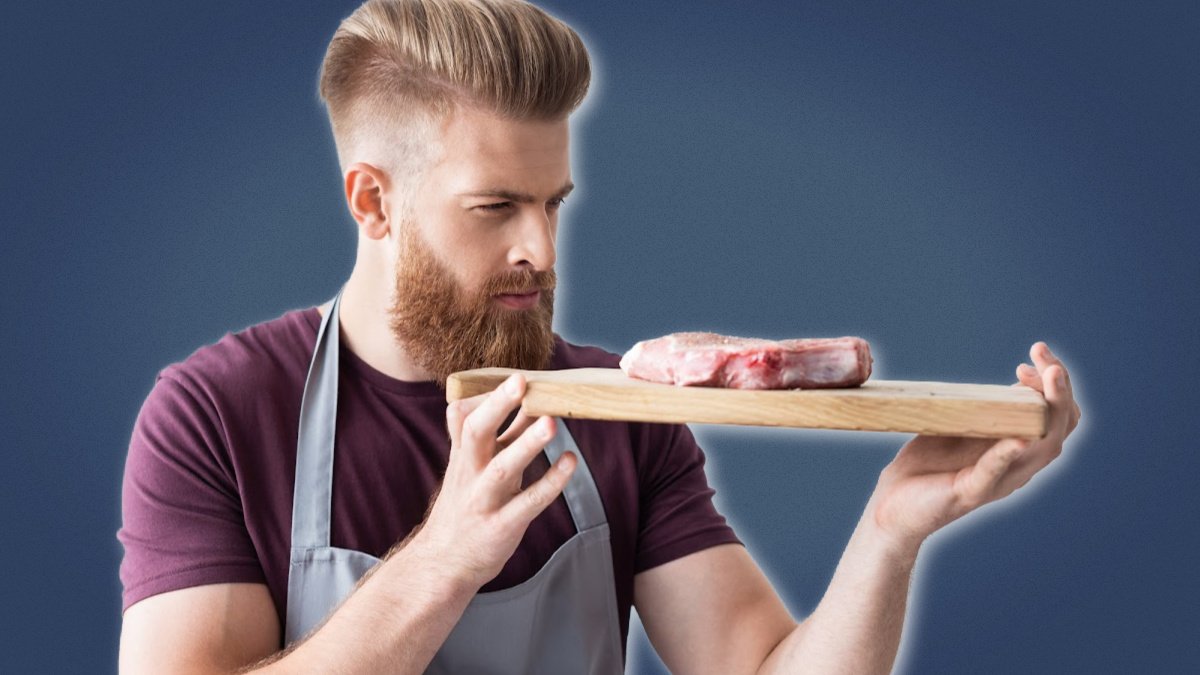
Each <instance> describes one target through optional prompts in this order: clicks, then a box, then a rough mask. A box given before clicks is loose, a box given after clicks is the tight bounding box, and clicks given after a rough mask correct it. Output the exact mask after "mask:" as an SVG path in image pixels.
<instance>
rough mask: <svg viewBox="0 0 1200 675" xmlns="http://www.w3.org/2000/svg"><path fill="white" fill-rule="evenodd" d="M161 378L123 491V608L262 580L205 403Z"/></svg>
mask: <svg viewBox="0 0 1200 675" xmlns="http://www.w3.org/2000/svg"><path fill="white" fill-rule="evenodd" d="M166 373H167V371H164V374H160V375H159V377H158V379H157V380H156V382H155V384H154V387H153V389H152V390H151V391H150V394H149V395H148V396H147V398H146V401H145V402H144V403H143V405H142V408H141V410H140V411H139V412H138V416H137V420H136V421H135V423H134V428H133V434H132V437H131V439H130V443H129V454H128V456H127V457H126V460H125V476H124V480H123V483H122V489H121V528H120V530H118V532H117V539H118V540H119V541H120V542H121V544H122V545H123V546H124V549H125V553H124V557H123V558H122V560H121V567H120V577H121V584H122V587H123V593H122V608H121V609H122V611H124V610H125V609H128V608H129V606H130V605H132V604H134V603H135V602H138V601H139V600H142V599H144V598H147V597H149V596H152V595H156V594H158V593H164V592H167V591H172V590H178V589H181V588H188V587H191V586H201V585H205V584H213V583H234V582H259V583H265V576H264V574H263V570H262V566H261V564H260V562H259V560H258V556H257V555H256V553H255V549H254V545H253V542H252V541H251V539H250V535H249V533H248V532H247V530H246V524H245V519H244V518H243V515H242V507H241V498H240V497H239V494H238V490H237V481H236V478H235V476H234V473H233V470H232V467H231V464H230V462H229V453H228V451H227V446H226V443H225V437H224V434H223V433H222V431H221V429H222V427H221V420H220V416H219V414H218V412H217V409H216V407H215V406H214V405H213V403H212V401H211V398H210V397H209V396H207V395H206V394H205V393H204V391H203V389H202V388H201V387H199V386H198V385H197V384H195V383H194V382H192V381H189V380H188V379H187V378H186V377H183V376H180V377H179V379H175V376H173V375H170V374H166Z"/></svg>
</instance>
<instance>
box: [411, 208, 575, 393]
mask: <svg viewBox="0 0 1200 675" xmlns="http://www.w3.org/2000/svg"><path fill="white" fill-rule="evenodd" d="M399 236H400V253H399V255H398V257H397V261H396V287H395V291H394V293H393V296H392V304H391V307H389V309H388V321H389V325H390V327H391V330H392V334H393V335H394V336H395V338H396V340H397V342H398V343H399V344H400V345H401V346H402V347H403V348H404V349H405V350H406V351H407V353H408V355H409V357H410V358H412V360H413V361H414V362H415V363H416V364H417V365H418V366H420V367H421V368H423V369H425V370H426V371H428V372H429V373H431V374H432V376H433V379H434V380H436V381H437V383H438V385H439V386H441V387H442V388H443V389H444V388H445V387H446V379H447V378H448V377H449V376H450V374H451V373H455V372H458V371H460V370H470V369H472V368H519V369H522V370H542V369H544V368H545V367H546V366H547V365H549V363H550V357H551V354H552V353H553V351H554V333H553V331H552V330H551V327H550V324H551V320H552V319H553V317H554V287H555V285H556V284H557V278H556V276H555V273H554V270H547V271H545V272H537V271H533V270H530V269H520V270H514V271H511V272H507V273H504V274H499V275H496V276H494V277H490V278H488V279H486V280H485V281H484V283H483V285H482V286H481V287H480V288H479V289H478V290H476V291H474V292H472V291H469V290H467V289H464V288H462V287H461V286H460V285H459V283H458V281H457V280H456V279H455V278H454V274H453V272H452V271H451V270H450V269H449V268H448V267H447V266H446V265H444V264H442V262H441V261H440V260H438V259H437V256H436V255H435V254H434V252H433V250H432V249H430V248H429V247H428V245H426V244H425V242H424V240H423V239H422V238H421V235H420V233H419V232H418V231H417V228H416V227H415V226H414V225H413V224H412V223H411V222H406V223H404V224H403V225H402V226H401V228H400V234H399ZM534 288H536V289H538V290H540V291H541V295H540V296H539V298H538V302H537V304H536V305H535V306H534V307H531V308H529V309H509V308H506V307H503V306H501V305H500V304H499V303H498V302H497V301H496V300H495V298H494V296H495V295H497V294H500V293H522V292H527V291H530V290H532V289H534Z"/></svg>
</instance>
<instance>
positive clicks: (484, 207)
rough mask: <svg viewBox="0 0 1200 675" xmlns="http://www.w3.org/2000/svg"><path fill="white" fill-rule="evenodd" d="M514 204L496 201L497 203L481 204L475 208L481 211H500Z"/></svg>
mask: <svg viewBox="0 0 1200 675" xmlns="http://www.w3.org/2000/svg"><path fill="white" fill-rule="evenodd" d="M510 206H512V202H496V203H495V204H480V205H479V206H476V207H475V208H477V209H479V210H481V211H491V212H499V211H504V210H506V209H508V208H509V207H510Z"/></svg>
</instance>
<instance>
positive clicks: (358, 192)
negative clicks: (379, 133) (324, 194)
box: [344, 162, 391, 239]
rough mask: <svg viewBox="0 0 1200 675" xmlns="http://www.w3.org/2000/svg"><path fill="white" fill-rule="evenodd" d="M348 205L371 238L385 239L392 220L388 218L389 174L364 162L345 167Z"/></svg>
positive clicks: (361, 227) (359, 225) (357, 221)
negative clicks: (386, 197)
mask: <svg viewBox="0 0 1200 675" xmlns="http://www.w3.org/2000/svg"><path fill="white" fill-rule="evenodd" d="M344 180H345V186H344V187H345V190H346V205H347V206H349V207H350V215H352V216H354V222H356V223H358V227H359V229H360V230H361V231H362V233H363V234H364V235H366V236H367V237H370V238H371V239H383V238H384V237H386V236H387V234H388V228H389V227H390V225H391V223H390V221H389V218H388V206H387V201H386V200H385V199H384V195H385V194H386V193H387V191H388V187H389V184H388V178H387V174H385V173H384V172H383V171H380V170H379V169H378V168H376V167H374V166H372V165H370V164H367V163H365V162H355V163H354V164H351V165H350V166H348V167H347V168H346V175H345V176H344Z"/></svg>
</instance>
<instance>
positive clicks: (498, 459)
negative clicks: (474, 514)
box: [485, 417, 556, 508]
mask: <svg viewBox="0 0 1200 675" xmlns="http://www.w3.org/2000/svg"><path fill="white" fill-rule="evenodd" d="M555 432H556V426H555V423H554V418H552V417H540V418H538V419H537V420H535V421H534V422H533V423H532V424H530V425H529V428H528V429H526V430H525V432H524V433H522V434H521V435H520V436H519V437H517V438H516V440H514V441H513V442H512V443H510V444H509V445H508V447H506V448H504V449H503V450H501V451H500V452H498V453H496V456H495V457H493V458H492V461H491V462H489V463H488V468H487V472H486V474H485V475H486V476H487V477H488V479H489V480H490V482H491V483H492V484H493V485H494V486H500V488H501V489H492V490H491V493H492V495H494V497H493V498H491V499H488V500H487V501H488V504H489V506H490V507H492V508H499V507H501V506H503V505H504V504H505V503H507V502H508V501H509V500H510V499H511V498H512V496H513V495H514V494H516V493H517V491H519V490H520V489H521V479H522V477H524V475H525V467H527V466H529V462H531V461H532V460H533V458H534V457H535V456H537V455H538V453H540V452H542V449H543V448H545V447H546V444H547V443H549V442H550V439H552V438H554V434H555Z"/></svg>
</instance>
